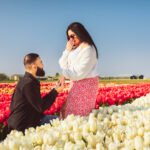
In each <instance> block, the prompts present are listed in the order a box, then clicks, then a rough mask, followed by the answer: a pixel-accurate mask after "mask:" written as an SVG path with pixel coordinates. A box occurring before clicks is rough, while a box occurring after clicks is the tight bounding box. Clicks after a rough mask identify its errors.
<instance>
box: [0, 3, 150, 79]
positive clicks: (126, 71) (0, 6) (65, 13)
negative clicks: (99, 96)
mask: <svg viewBox="0 0 150 150" xmlns="http://www.w3.org/2000/svg"><path fill="white" fill-rule="evenodd" d="M149 8H150V1H149V0H75V1H73V0H21V1H20V0H13V1H12V0H0V73H5V74H7V75H12V74H16V73H17V74H23V73H24V66H23V58H24V56H25V55H26V54H27V53H30V52H35V53H38V54H39V55H40V56H41V58H42V60H43V63H44V68H45V71H46V74H47V75H55V74H56V72H59V73H61V69H60V67H59V64H58V60H59V58H60V56H61V54H62V52H63V51H64V49H65V46H66V41H67V38H66V29H67V27H68V25H69V24H70V23H72V22H76V21H77V22H80V23H82V24H83V25H84V26H85V28H86V29H87V30H88V32H89V33H90V35H91V36H92V38H93V40H94V42H95V44H96V46H97V48H98V51H99V60H98V73H99V75H100V76H126V75H133V74H135V75H140V74H143V75H144V76H145V77H150V68H149V65H150V9H149Z"/></svg>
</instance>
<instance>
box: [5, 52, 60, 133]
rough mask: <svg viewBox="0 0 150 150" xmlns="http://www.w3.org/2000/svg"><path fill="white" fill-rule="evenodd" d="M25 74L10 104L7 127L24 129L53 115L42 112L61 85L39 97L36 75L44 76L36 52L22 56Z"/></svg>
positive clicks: (38, 84) (36, 124)
mask: <svg viewBox="0 0 150 150" xmlns="http://www.w3.org/2000/svg"><path fill="white" fill-rule="evenodd" d="M24 66H25V71H26V72H25V75H24V77H23V78H22V79H21V80H20V81H19V82H18V84H17V86H16V88H15V91H14V94H13V96H12V101H11V105H10V111H11V113H10V116H9V119H8V129H9V130H10V131H11V130H13V129H15V130H18V131H23V132H24V131H25V129H27V128H29V127H36V126H38V125H41V124H44V123H47V122H48V121H50V120H51V119H54V118H55V117H54V116H44V115H43V112H44V111H45V110H46V109H48V108H49V107H50V106H51V105H52V104H53V102H54V101H55V99H56V97H57V95H58V92H61V91H62V89H63V85H61V86H60V85H57V86H56V87H55V88H53V89H52V90H51V91H50V92H49V93H48V94H47V95H46V96H44V97H43V98H41V95H40V82H39V81H38V80H37V79H36V77H37V76H44V75H45V72H44V70H43V63H42V60H41V58H40V57H39V55H38V54H35V53H30V54H28V55H26V56H25V58H24Z"/></svg>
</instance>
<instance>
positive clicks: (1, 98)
mask: <svg viewBox="0 0 150 150" xmlns="http://www.w3.org/2000/svg"><path fill="white" fill-rule="evenodd" d="M55 84H56V83H41V95H42V97H43V96H44V95H45V94H46V93H47V92H48V91H49V90H50V89H52V88H53V87H54V86H55ZM15 86H16V84H14V83H13V84H12V83H11V84H8V83H5V84H0V112H1V113H0V123H3V124H6V121H7V119H8V117H9V114H10V110H9V106H10V102H11V97H12V93H13V91H14V88H15ZM69 86H70V84H69V83H67V84H66V85H65V89H64V91H63V92H62V93H60V94H59V95H58V97H57V99H56V101H55V102H54V104H53V105H52V106H51V107H50V108H49V109H48V110H46V111H45V112H44V113H45V114H54V113H57V112H59V110H60V109H61V107H62V105H63V103H64V102H65V100H66V97H67V95H68V91H69ZM147 93H150V84H138V85H122V86H106V87H100V88H99V90H98V95H97V99H96V104H95V108H96V109H98V108H99V106H103V105H108V106H110V105H114V104H115V105H120V104H124V103H127V102H131V101H132V100H134V99H135V98H139V97H141V96H144V95H146V94H147Z"/></svg>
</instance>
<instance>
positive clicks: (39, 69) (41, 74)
mask: <svg viewBox="0 0 150 150" xmlns="http://www.w3.org/2000/svg"><path fill="white" fill-rule="evenodd" d="M36 76H38V77H43V76H45V71H44V70H43V68H40V67H38V68H37V71H36Z"/></svg>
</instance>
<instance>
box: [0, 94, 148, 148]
mask: <svg viewBox="0 0 150 150" xmlns="http://www.w3.org/2000/svg"><path fill="white" fill-rule="evenodd" d="M149 116H150V94H147V95H146V96H143V97H141V98H138V99H136V100H135V101H134V102H132V103H131V104H125V105H118V106H116V105H113V106H110V107H100V108H99V109H95V110H93V112H92V113H91V114H90V115H89V116H88V117H80V116H74V115H70V116H68V117H67V118H66V119H65V120H59V119H55V120H53V122H52V125H50V124H46V125H43V126H40V127H37V128H29V129H28V130H26V131H25V135H23V134H22V132H17V131H12V132H11V133H10V134H9V135H8V136H7V138H6V140H4V141H3V142H2V143H1V144H0V149H3V150H9V149H12V150H32V149H33V150H49V149H51V150H78V149H79V150H89V149H92V150H118V149H119V150H149V149H150V117H149Z"/></svg>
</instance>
